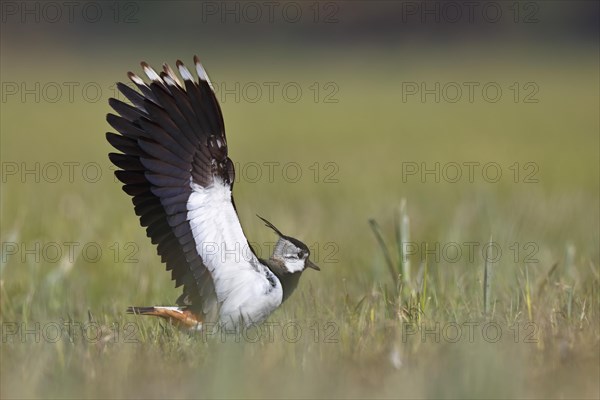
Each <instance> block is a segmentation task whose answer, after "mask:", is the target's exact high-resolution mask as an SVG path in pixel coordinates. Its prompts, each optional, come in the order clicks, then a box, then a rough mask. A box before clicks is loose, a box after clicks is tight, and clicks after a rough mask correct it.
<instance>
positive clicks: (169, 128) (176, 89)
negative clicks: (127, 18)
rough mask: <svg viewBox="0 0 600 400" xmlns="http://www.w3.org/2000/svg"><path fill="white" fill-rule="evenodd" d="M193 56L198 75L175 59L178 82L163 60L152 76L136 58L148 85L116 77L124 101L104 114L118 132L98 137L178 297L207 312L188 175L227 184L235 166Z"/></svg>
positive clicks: (213, 308) (207, 281) (210, 297)
mask: <svg viewBox="0 0 600 400" xmlns="http://www.w3.org/2000/svg"><path fill="white" fill-rule="evenodd" d="M194 62H195V63H196V64H197V65H196V69H197V70H198V72H199V80H198V81H195V80H194V79H193V78H192V75H191V73H190V72H189V70H188V69H187V68H186V67H185V66H184V65H183V63H181V61H177V68H178V70H179V72H180V74H181V77H182V78H183V82H184V83H183V84H181V83H180V79H179V77H177V76H176V75H175V73H174V72H173V70H172V69H171V68H170V67H169V66H167V65H165V66H164V72H161V73H160V75H158V74H156V72H155V71H154V70H152V69H151V68H150V67H149V66H148V65H147V64H146V63H142V68H143V69H144V72H145V73H146V75H147V76H148V77H149V78H150V83H148V84H147V83H145V82H144V81H143V80H142V79H141V78H139V77H138V76H137V75H135V74H133V73H131V72H129V73H128V76H129V78H130V79H131V80H132V81H133V83H134V84H135V85H136V87H137V88H138V89H139V92H138V91H136V90H134V89H132V88H131V87H129V86H127V85H125V84H123V83H119V84H117V87H118V88H119V90H120V91H121V93H122V94H123V95H124V96H125V97H126V98H127V99H128V100H129V101H130V102H131V103H132V105H129V104H126V103H123V102H122V101H120V100H117V99H110V100H109V104H110V106H111V107H112V108H113V109H114V110H115V111H116V112H117V113H118V114H119V115H114V114H108V115H107V121H108V123H109V124H110V125H111V126H112V127H113V128H114V129H115V130H116V131H117V132H119V134H115V133H110V132H109V133H107V135H106V138H107V140H108V141H109V142H110V144H112V145H113V147H115V148H116V149H117V150H119V151H120V152H121V153H110V154H109V158H110V160H111V161H112V163H113V164H114V165H115V166H117V167H118V168H119V170H117V171H115V175H116V176H117V178H118V179H119V180H120V181H121V182H123V183H124V186H123V190H124V191H125V192H126V193H127V194H128V195H130V196H132V201H133V204H134V209H135V213H136V214H137V215H138V216H139V217H140V223H141V225H142V226H144V227H146V233H147V235H148V237H150V239H151V241H152V243H154V244H156V245H157V250H158V254H159V255H160V257H161V261H162V262H164V263H165V264H166V267H167V270H169V271H171V273H172V279H173V280H175V283H176V286H180V285H183V294H182V296H181V297H180V298H179V299H178V304H180V305H188V306H189V307H190V308H192V309H193V310H195V311H199V312H202V313H204V314H205V315H206V316H209V315H210V316H209V318H214V317H215V316H216V313H217V299H216V295H215V288H214V284H213V281H212V277H211V275H210V272H209V271H208V269H207V268H206V266H205V265H204V264H203V261H202V259H201V257H200V256H199V255H198V253H197V251H196V244H195V242H194V238H193V236H192V233H191V229H190V226H189V222H188V221H187V218H186V216H187V208H186V205H187V201H188V198H189V196H190V194H191V191H192V189H191V186H190V181H192V180H193V182H195V183H197V184H199V185H201V186H203V187H207V186H208V185H210V184H211V183H212V182H213V180H214V179H215V177H219V178H221V179H222V180H223V181H224V182H227V183H229V184H230V185H232V184H233V182H234V177H235V172H234V168H233V163H232V162H231V160H230V159H229V158H228V157H227V141H226V138H225V127H224V124H223V117H222V114H221V109H220V107H219V104H218V101H217V99H216V97H215V95H214V92H213V90H212V86H211V84H210V82H209V80H208V77H207V76H206V74H205V73H204V69H203V68H201V67H200V68H199V67H198V64H199V61H198V59H197V58H196V57H195V58H194ZM200 72H202V73H200Z"/></svg>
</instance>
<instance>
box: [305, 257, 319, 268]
mask: <svg viewBox="0 0 600 400" xmlns="http://www.w3.org/2000/svg"><path fill="white" fill-rule="evenodd" d="M306 266H307V267H308V268H312V269H315V270H317V271H320V270H321V268H319V266H318V265H317V264H314V263H313V262H312V261H310V260H309V259H308V258H307V259H306Z"/></svg>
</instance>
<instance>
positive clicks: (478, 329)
mask: <svg viewBox="0 0 600 400" xmlns="http://www.w3.org/2000/svg"><path fill="white" fill-rule="evenodd" d="M271 50H272V49H271ZM11 51H12V52H13V53H19V51H18V50H17V49H11ZM190 51H191V50H189V49H181V48H176V49H173V48H171V49H169V50H168V51H166V52H158V51H156V50H155V51H154V52H152V53H149V54H147V55H145V56H143V57H142V58H145V59H146V61H148V62H149V63H150V64H152V65H155V66H159V65H160V64H161V63H162V62H163V61H168V62H170V63H174V61H175V60H176V59H177V58H182V59H183V60H184V62H187V63H191V58H192V56H193V52H192V53H190ZM194 51H195V50H194ZM511 51H513V49H511ZM596 51H597V50H596ZM89 52H90V54H91V53H92V50H89ZM434 53H435V55H432V54H434ZM266 54H267V52H266V51H265V57H263V58H259V57H246V58H244V57H243V56H240V57H239V58H237V57H235V56H232V55H228V54H225V52H222V53H219V52H218V51H215V52H214V53H212V54H209V55H202V54H201V56H202V59H203V60H204V63H205V67H206V68H207V70H208V72H209V74H210V75H211V78H212V79H213V81H214V82H215V83H216V86H217V87H218V88H219V89H220V90H221V91H220V92H219V95H220V96H221V97H220V100H221V106H222V108H223V113H224V116H225V125H226V129H227V135H228V142H229V148H230V157H231V158H232V159H233V160H234V161H235V162H236V164H237V174H238V181H237V182H236V185H235V188H234V196H235V199H236V205H237V209H238V213H239V215H240V219H241V222H242V226H243V227H244V229H245V232H246V234H247V236H248V237H249V238H250V239H251V240H252V241H253V242H254V243H255V246H256V247H257V248H259V250H260V251H261V252H268V249H269V246H270V245H271V243H272V242H273V240H274V237H273V234H272V232H270V231H269V230H268V229H266V228H265V227H264V226H263V225H262V223H260V221H259V220H258V219H257V218H256V217H255V214H259V215H261V216H264V217H265V218H267V219H269V220H271V221H272V222H273V223H274V224H275V225H276V226H277V227H278V228H280V229H281V230H282V231H283V232H284V233H287V234H289V235H291V236H295V237H298V238H300V239H302V240H304V241H305V242H306V243H307V244H309V245H310V247H311V249H312V254H313V256H312V258H313V260H314V261H315V262H316V263H317V264H319V265H320V267H321V271H320V272H315V271H308V272H306V273H305V274H304V276H303V278H302V280H301V283H300V287H299V288H298V290H297V292H296V293H295V294H294V295H293V296H292V297H291V298H290V299H289V300H288V301H287V302H286V303H285V304H284V305H283V306H282V307H281V308H280V309H278V310H277V311H276V312H275V313H274V314H273V315H272V316H271V317H270V318H269V320H268V321H267V322H266V324H265V325H263V326H261V327H260V328H259V329H258V330H256V329H255V330H252V331H248V332H243V334H242V335H237V336H236V335H221V334H196V335H190V334H188V333H185V332H179V331H178V330H177V329H175V328H174V327H172V326H170V325H168V324H166V323H165V322H164V321H158V320H156V319H151V318H142V317H136V316H131V315H126V314H125V309H126V307H127V306H130V305H153V304H163V305H169V304H173V302H174V301H175V299H176V298H177V296H178V295H179V290H178V289H175V288H174V287H173V286H174V285H173V283H172V281H171V280H170V276H169V274H168V273H167V272H165V270H164V265H162V264H161V263H160V260H159V258H158V257H157V256H156V250H155V248H154V247H153V246H152V245H151V243H150V241H149V239H147V238H146V237H145V232H144V230H143V229H142V228H141V227H140V226H139V223H138V220H137V218H136V217H135V215H134V213H133V210H132V205H131V202H130V200H129V198H128V197H127V196H126V195H125V194H124V193H123V192H122V191H121V189H120V184H118V183H117V182H116V180H115V179H114V177H113V176H112V170H111V168H110V164H109V160H108V158H107V153H108V152H109V151H111V148H110V146H109V145H108V143H107V142H106V140H105V138H104V133H105V132H106V131H107V130H110V129H109V126H108V124H107V123H106V121H105V114H106V113H107V112H109V107H108V104H107V100H108V97H111V96H114V86H113V84H114V82H115V81H117V80H125V79H126V75H125V73H126V71H128V70H133V71H135V72H140V68H139V67H138V65H139V64H138V63H139V61H141V58H140V57H141V56H140V55H139V54H138V52H131V53H123V54H121V55H120V56H119V57H114V58H113V59H112V60H97V59H93V58H90V59H87V58H86V57H79V56H75V55H73V54H63V55H62V56H61V57H56V56H54V57H53V58H46V64H45V67H44V68H43V69H40V68H39V67H38V66H36V58H37V57H40V55H39V54H37V55H35V56H34V55H32V54H26V53H25V52H23V53H22V54H21V53H19V57H18V59H19V62H18V63H17V62H16V61H15V62H11V61H10V60H8V61H7V60H4V61H2V63H3V64H2V75H3V78H2V80H3V82H14V83H16V89H15V86H11V87H10V88H9V87H6V86H5V87H4V91H3V95H4V96H7V97H6V98H5V99H3V100H2V118H1V130H2V136H1V153H0V154H1V160H2V188H1V197H0V199H1V206H2V207H1V214H0V217H1V221H2V222H1V229H0V234H1V236H2V249H1V251H2V255H1V264H0V265H1V267H0V268H1V270H0V271H1V280H0V290H1V291H0V296H1V297H0V299H1V308H0V323H1V324H2V343H1V371H2V374H1V392H0V394H1V397H2V398H6V399H8V398H130V397H133V398H165V397H168V398H193V397H200V398H242V397H243V398H324V397H333V398H423V397H429V398H431V397H433V398H486V397H494V398H526V397H532V398H533V397H535V398H540V397H544V398H598V397H599V396H600V387H599V383H598V379H597V378H598V376H599V374H600V362H599V361H600V326H599V324H600V290H599V289H600V285H599V283H600V264H599V260H600V257H599V246H598V244H599V243H600V240H599V239H600V233H599V228H600V225H599V220H600V214H599V213H600V203H599V202H600V199H599V189H600V187H599V178H600V177H599V157H598V149H599V137H598V132H599V129H600V127H599V125H598V124H599V119H598V109H599V103H598V69H597V67H598V60H597V57H596V56H595V55H594V51H589V49H587V48H582V49H578V48H575V49H570V50H569V57H566V56H564V54H562V53H560V52H559V53H555V52H552V51H544V49H541V50H539V52H538V53H535V54H533V53H530V52H527V51H523V52H522V53H520V54H519V55H518V56H514V57H509V56H506V57H501V56H499V55H498V54H499V53H498V51H497V50H496V51H491V50H489V49H488V50H487V51H486V49H485V48H482V49H480V51H478V52H476V54H477V57H476V60H477V61H476V62H475V61H474V60H475V58H473V57H469V56H468V55H467V54H460V53H459V54H456V52H455V53H452V52H450V51H449V50H446V52H445V51H444V50H440V51H439V52H430V53H427V54H422V55H421V56H416V57H410V58H407V57H404V56H403V54H400V52H398V53H394V52H390V51H389V49H376V48H375V49H372V50H370V51H368V52H367V51H363V52H362V54H361V57H351V56H350V54H352V51H351V49H345V50H344V49H342V50H340V51H339V52H337V53H336V52H325V51H320V50H318V49H315V50H312V51H310V50H307V51H305V52H303V53H300V54H291V53H290V54H287V56H286V57H285V58H284V60H285V61H278V64H277V65H276V66H270V65H269V63H270V61H269V59H268V57H266ZM270 54H272V52H271V53H270ZM411 54H413V56H414V55H415V53H414V52H413V53H411ZM506 54H509V52H508V51H507V52H506ZM511 54H512V53H511ZM596 55H597V54H596ZM42 57H43V55H42ZM58 59H60V61H57V60H58ZM81 59H85V60H87V61H84V62H83V64H81V63H82V61H80V60H81ZM242 60H243V67H242ZM66 66H68V67H66ZM22 82H26V84H27V85H30V86H29V87H32V86H33V87H35V86H34V85H35V82H39V83H40V89H39V90H38V91H37V92H38V95H39V98H36V97H35V96H36V95H24V94H23V93H22V91H23V88H22V87H21V86H20V85H21V83H22ZM49 82H54V83H57V85H58V86H60V87H61V88H62V90H63V92H62V95H60V96H59V97H58V100H56V101H53V100H54V99H55V98H56V97H53V96H55V95H54V93H56V92H55V91H56V87H55V86H53V85H50V86H48V83H49ZM65 82H76V83H77V84H78V85H77V86H76V87H75V89H74V91H73V98H72V99H71V98H69V96H67V94H66V93H67V91H66V89H65ZM236 82H237V83H239V85H240V86H239V88H237V89H236V86H235V85H236ZM265 82H276V83H277V85H276V86H274V87H275V89H274V90H273V93H272V95H273V97H272V98H269V96H268V94H267V93H268V91H267V87H266V86H265V84H264V83H265ZM422 82H426V83H427V85H429V86H427V87H428V88H430V89H431V88H433V92H434V94H430V95H425V97H424V98H422V97H421V92H420V90H421V89H422V88H421V86H420V84H421V83H422ZM436 82H439V83H440V90H438V93H437V96H439V101H437V100H436V94H435V91H436V89H435V83H436ZM464 82H478V85H477V86H476V87H475V88H474V91H473V96H474V98H473V101H470V100H469V98H468V96H467V87H466V86H465V84H464ZM92 83H93V84H92ZM249 83H250V84H249ZM448 83H451V84H450V85H449V86H444V85H447V84H448ZM86 84H87V86H86ZM286 84H288V87H287V89H289V92H287V91H283V88H284V86H285V85H286ZM486 84H490V85H488V86H490V87H491V89H490V92H489V93H488V92H485V93H484V92H483V91H482V90H483V87H484V86H485V85H486ZM515 85H516V86H515ZM84 86H85V87H86V89H85V91H84V90H83V88H84ZM257 86H258V87H260V88H261V90H262V92H258V91H257ZM98 87H99V88H100V89H101V90H100V94H99V95H95V94H94V90H95V89H97V88H98ZM298 87H300V89H301V91H302V94H301V95H300V96H299V97H298V98H297V97H295V95H294V92H293V90H294V89H297V88H298ZM444 87H445V89H444ZM457 87H460V88H461V89H462V90H463V92H462V95H461V97H459V98H458V100H456V99H457V93H458V92H456V90H457V89H456V88H457ZM496 87H500V88H501V90H502V95H501V96H500V98H497V99H496V97H493V92H492V91H493V90H494V89H495V88H496ZM8 89H11V90H13V89H14V90H16V93H15V94H8V92H7V90H8ZM228 89H229V90H230V91H229V94H227V93H228V92H227V90H228ZM280 89H281V90H280ZM287 89H286V90H287ZM14 90H13V91H14ZM34 91H35V90H34ZM88 91H89V92H88ZM415 91H416V92H415ZM412 93H414V94H412ZM23 96H24V97H23ZM236 96H237V97H236ZM492 97H493V101H492V100H491V99H492ZM454 100H456V101H454ZM498 172H499V173H500V175H498ZM490 242H491V243H492V245H491V246H490Z"/></svg>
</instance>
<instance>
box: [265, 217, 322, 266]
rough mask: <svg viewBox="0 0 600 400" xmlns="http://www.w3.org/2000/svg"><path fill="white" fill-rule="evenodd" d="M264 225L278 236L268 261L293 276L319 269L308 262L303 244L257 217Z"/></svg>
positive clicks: (305, 247) (308, 255)
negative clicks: (297, 273)
mask: <svg viewBox="0 0 600 400" xmlns="http://www.w3.org/2000/svg"><path fill="white" fill-rule="evenodd" d="M257 217H258V218H260V219H261V220H262V221H263V222H264V223H265V225H267V226H268V227H269V228H271V229H273V231H275V233H276V234H277V235H278V236H279V240H277V243H276V244H275V247H274V249H273V254H272V255H271V259H270V261H271V262H272V263H275V264H277V265H278V266H279V267H280V268H281V269H282V270H283V272H285V273H288V274H293V273H296V272H302V271H304V270H305V269H306V268H312V269H315V270H317V271H320V270H321V269H320V268H319V267H318V266H317V265H316V264H314V263H313V262H312V261H311V260H310V258H309V257H310V250H309V249H308V246H306V245H305V244H304V243H302V242H301V241H299V240H298V239H295V238H293V237H290V236H286V235H284V234H283V233H281V231H280V230H279V229H277V228H276V227H275V225H273V224H272V223H270V222H269V221H267V220H266V219H264V218H263V217H261V216H260V215H257Z"/></svg>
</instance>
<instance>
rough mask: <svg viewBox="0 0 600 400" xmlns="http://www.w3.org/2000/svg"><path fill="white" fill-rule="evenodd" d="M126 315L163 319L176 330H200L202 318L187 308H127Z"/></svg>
mask: <svg viewBox="0 0 600 400" xmlns="http://www.w3.org/2000/svg"><path fill="white" fill-rule="evenodd" d="M127 314H139V315H152V316H155V317H161V318H164V319H166V320H168V321H169V322H171V323H172V324H173V325H175V326H177V327H178V328H187V329H192V330H200V329H202V318H201V317H200V316H198V315H196V314H194V313H193V312H192V311H190V310H188V309H187V307H161V306H154V307H127Z"/></svg>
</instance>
